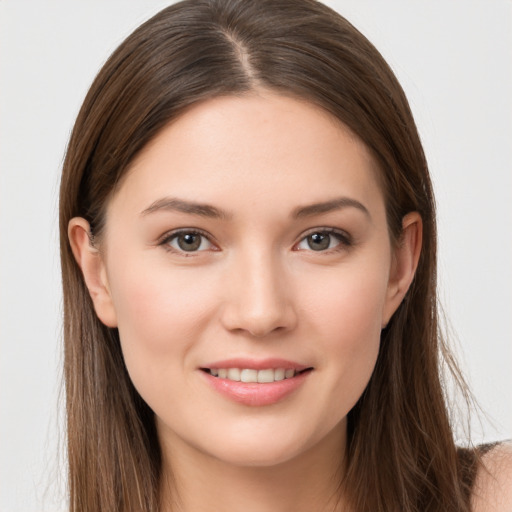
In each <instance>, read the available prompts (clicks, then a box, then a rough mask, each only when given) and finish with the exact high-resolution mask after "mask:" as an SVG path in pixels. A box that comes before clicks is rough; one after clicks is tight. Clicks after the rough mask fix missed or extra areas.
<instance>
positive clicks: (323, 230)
mask: <svg viewBox="0 0 512 512" xmlns="http://www.w3.org/2000/svg"><path fill="white" fill-rule="evenodd" d="M315 234H320V235H328V236H333V237H334V238H336V240H337V241H338V242H339V243H338V244H337V245H336V246H335V247H333V248H330V249H326V250H320V251H315V250H314V249H295V250H297V251H303V250H306V251H309V252H313V253H315V252H318V253H321V254H331V253H336V252H339V251H342V250H346V249H348V248H350V247H351V246H352V245H353V240H352V237H351V236H350V235H349V234H348V233H346V232H345V231H341V230H339V229H334V228H327V227H320V228H315V229H312V230H310V231H309V232H307V233H305V234H304V235H303V236H302V238H301V239H300V240H299V242H298V243H297V244H295V245H294V247H296V246H297V245H299V244H301V243H303V242H304V241H306V240H307V238H308V237H309V236H312V235H315ZM180 235H198V236H201V237H203V238H205V239H206V240H207V241H208V243H209V244H210V245H211V246H213V247H215V244H214V243H213V242H212V240H211V236H210V235H209V234H208V233H206V232H204V231H202V230H200V229H193V228H189V229H187V228H184V229H179V230H175V231H171V232H169V233H166V234H165V235H163V236H162V237H161V239H160V240H159V242H158V245H161V246H162V247H163V248H164V249H165V250H166V251H169V252H173V253H175V254H179V255H181V256H185V257H191V256H193V255H196V254H197V253H200V252H204V250H201V251H197V250H196V251H185V250H180V249H177V248H174V247H171V246H170V245H169V244H170V242H172V241H173V240H175V239H177V238H178V237H179V236H180ZM201 244H202V242H201ZM213 250H214V251H218V250H219V249H213Z"/></svg>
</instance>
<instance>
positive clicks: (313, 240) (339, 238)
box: [297, 231, 349, 252]
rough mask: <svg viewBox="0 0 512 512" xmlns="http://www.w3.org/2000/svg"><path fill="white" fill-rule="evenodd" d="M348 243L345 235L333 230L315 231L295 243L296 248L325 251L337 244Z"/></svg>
mask: <svg viewBox="0 0 512 512" xmlns="http://www.w3.org/2000/svg"><path fill="white" fill-rule="evenodd" d="M340 244H341V245H345V246H347V245H349V242H348V240H347V237H346V236H343V235H342V234H341V233H337V232H333V231H315V232H314V233H310V234H309V235H307V236H306V237H304V238H303V239H302V240H301V241H300V243H299V244H298V245H297V249H298V250H312V251H317V252H320V251H326V250H328V249H334V248H336V247H338V246H339V245H340Z"/></svg>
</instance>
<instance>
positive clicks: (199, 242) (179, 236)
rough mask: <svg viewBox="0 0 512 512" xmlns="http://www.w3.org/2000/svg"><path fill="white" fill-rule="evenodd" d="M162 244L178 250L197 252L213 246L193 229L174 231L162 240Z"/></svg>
mask: <svg viewBox="0 0 512 512" xmlns="http://www.w3.org/2000/svg"><path fill="white" fill-rule="evenodd" d="M164 244H165V245H167V246H169V247H171V248H172V249H174V250H176V251H178V252H199V251H205V250H208V249H211V248H212V247H213V245H212V244H211V242H210V241H209V240H208V239H207V238H206V237H205V236H204V235H202V234H201V233H197V232H195V231H182V232H180V233H175V234H174V235H171V236H170V237H168V238H167V239H166V240H164Z"/></svg>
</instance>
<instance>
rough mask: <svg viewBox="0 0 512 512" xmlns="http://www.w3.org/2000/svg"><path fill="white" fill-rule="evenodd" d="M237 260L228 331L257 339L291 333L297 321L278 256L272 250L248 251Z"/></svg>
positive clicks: (230, 288)
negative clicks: (278, 331) (239, 331)
mask: <svg viewBox="0 0 512 512" xmlns="http://www.w3.org/2000/svg"><path fill="white" fill-rule="evenodd" d="M235 259H236V261H235V262H233V265H234V266H235V268H234V269H233V268H232V271H233V273H232V282H231V286H230V287H229V290H230V293H229V297H228V304H227V305H226V311H225V324H226V327H228V328H229V329H230V330H244V331H247V332H249V333H250V334H252V335H253V336H256V337H262V336H265V335H267V334H269V333H271V332H273V331H276V330H283V329H290V328H291V327H292V326H293V325H294V323H295V320H296V318H295V314H294V310H293V304H292V301H291V296H290V295H289V292H290V287H289V283H288V285H287V278H286V271H285V269H284V268H283V262H282V261H281V259H280V258H279V257H278V255H277V254H276V252H275V251H272V249H271V248H269V247H265V248H263V249H260V250H256V251H255V250H254V249H252V250H244V251H240V254H238V255H237V257H236V258H235Z"/></svg>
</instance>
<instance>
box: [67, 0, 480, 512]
mask: <svg viewBox="0 0 512 512" xmlns="http://www.w3.org/2000/svg"><path fill="white" fill-rule="evenodd" d="M255 88H266V89H270V90H273V91H276V92H278V93H282V94H285V95H293V96H296V97H301V98H304V99H307V100H309V101H311V102H313V103H315V104H316V105H319V106H321V107H322V108H324V109H325V110H327V111H328V112H330V113H331V114H332V115H333V116H335V117H336V118H338V119H339V120H340V121H341V122H342V123H344V124H345V125H346V126H348V127H349V128H350V129H351V130H352V131H353V132H354V133H355V134H356V135H357V136H358V137H359V138H360V139H361V140H362V141H363V142H364V143H365V144H366V145H367V146H368V148H370V150H371V151H372V153H373V155H374V158H375V160H376V162H377V163H378V164H379V168H380V171H381V176H380V178H381V184H382V188H383V191H384V194H385V199H386V206H387V217H388V225H389V231H390V234H391V238H392V240H393V241H394V242H395V243H399V240H400V235H401V225H402V224H401V222H402V218H403V216H404V215H405V214H406V213H408V212H411V211H417V212H419V213H420V214H421V217H422V219H423V250H422V254H421V258H420V262H419V266H418V270H417V273H416V276H415V279H414V281H413V284H412V286H411V288H410V290H409V291H408V293H407V295H406V297H405V300H404V301H403V303H402V304H401V306H400V307H399V309H398V311H397V312H396V313H395V315H394V317H393V318H392V319H391V321H390V323H389V325H388V326H387V327H386V328H385V329H384V331H383V332H382V339H381V349H380V354H379V357H378V361H377V364H376V367H375V370H374V373H373V375H372V377H371V380H370V382H369V384H368V387H367V389H366V390H365V392H364V394H363V396H362V397H361V398H360V400H359V401H358V403H357V405H356V406H355V407H354V409H353V410H352V411H351V412H350V413H349V418H348V447H347V448H348V457H347V461H346V476H345V479H344V482H343V484H344V488H345V489H346V492H347V493H348V498H349V500H350V502H351V504H352V506H353V509H354V510H357V511H371V512H376V511H396V510H400V511H407V512H412V511H417V512H419V511H421V512H427V511H443V512H449V511H468V510H469V487H470V480H471V478H470V476H471V472H472V471H473V469H474V468H472V466H473V465H474V464H473V462H472V459H471V458H464V457H459V456H458V454H457V449H456V446H455V443H454V440H453V435H452V430H451V426H450V422H449V417H448V413H447V406H446V402H445V396H444V392H443V385H442V382H441V379H440V366H441V362H442V360H443V359H444V360H447V361H448V364H449V366H450V368H451V369H452V371H453V372H455V375H456V376H459V374H458V373H457V369H456V367H455V366H454V365H453V362H452V360H451V358H450V356H449V354H448V352H447V349H446V347H445V345H444V342H443V341H442V337H441V336H440V333H439V327H438V311H437V302H436V226H435V211H434V199H433V194H432V187H431V183H430V178H429V174H428V169H427V163H426V160H425V156H424V153H423V149H422V146H421V143H420V139H419V136H418V133H417V129H416V126H415V123H414V120H413V117H412V114H411V111H410V108H409V105H408V102H407V99H406V97H405V95H404V93H403V91H402V89H401V87H400V85H399V84H398V82H397V80H396V78H395V76H394V74H393V72H392V71H391V69H390V68H389V66H388V65H387V64H386V62H385V61H384V59H383V58H382V57H381V55H380V54H379V52H378V51H377V50H376V49H375V47H374V46H373V45H372V44H371V43H370V42H369V41H368V40H367V39H366V38H365V37H364V36H363V35H362V34H361V33H360V32H358V31H357V30H356V29H355V28H354V27H353V26H352V25H351V24H350V23H349V22H348V21H346V20H345V19H344V18H342V17H341V16H339V15H338V14H337V13H335V12H334V11H332V10H330V9H329V8H327V7H325V6H324V5H322V4H320V3H318V2H316V1H314V0H251V1H244V0H186V1H184V2H180V3H178V4H175V5H173V6H170V7H168V8H166V9H164V10H163V11H161V12H160V13H158V14H157V15H156V16H154V17H153V18H152V19H150V20H149V21H147V22H146V23H144V24H143V25H142V26H141V27H139V28H138V29H137V30H136V31H135V32H134V33H133V34H132V35H130V36H129V37H128V38H127V39H126V40H125V41H124V42H123V43H122V44H121V46H120V47H119V48H118V49H117V50H116V51H115V52H114V53H113V55H112V56H111V57H110V59H109V60H108V61H107V63H106V64H105V65H104V67H103V68H102V69H101V71H100V73H99V74H98V76H97V77H96V79H95V81H94V83H93V84H92V86H91V88H90V90H89V92H88V94H87V97H86V99H85V101H84V104H83V106H82V108H81V110H80V113H79V115H78V118H77V120H76V124H75V126H74V129H73V133H72V136H71V140H70V142H69V146H68V150H67V154H66V159H65V162H64V168H63V173H62V182H61V191H60V235H61V258H62V276H63V288H64V342H65V379H66V399H67V435H68V457H69V488H70V510H71V511H73V512H78V511H80V512H93V511H94V512H97V511H98V510H108V511H133V510H140V511H156V510H158V509H159V484H160V478H161V454H160V447H159V444H158V440H157V435H156V429H155V422H154V417H153V413H152V411H151V410H150V409H149V407H148V406H147V405H146V403H145V402H144V401H143V400H142V399H141V397H140V396H139V395H138V393H137V392H136V390H135V389H134V387H133V385H132V383H131V381H130V379H129V376H128V374H127V371H126V368H125V365H124V362H123V356H122V353H121V349H120V344H119V336H118V332H117V329H111V328H108V327H106V326H104V325H103V324H102V323H101V322H100V321H99V319H98V318H97V316H96V314H95V312H94V309H93V306H92V302H91V299H90V297H89V294H88V291H87V288H86V286H85V284H84V280H83V278H82V275H81V272H80V269H79V267H78V265H77V264H76V262H75V260H74V258H73V255H72V252H71V249H70V245H69V242H68V238H67V227H68V222H69V220H70V219H71V218H72V217H75V216H81V217H84V218H86V219H87V220H88V221H89V222H90V225H91V230H92V234H93V235H94V236H95V237H98V236H101V233H102V229H103V226H104V221H105V215H104V213H105V208H106V205H107V202H108V200H109V198H110V197H111V196H112V194H113V193H114V192H115V188H116V184H118V182H119V181H120V179H121V178H122V176H123V173H124V172H125V171H126V169H127V167H128V165H129V164H130V162H131V161H132V160H133V159H134V157H135V156H136V155H137V154H138V152H139V151H140V150H141V149H142V148H143V147H144V146H145V145H146V144H147V143H148V142H149V141H150V140H151V139H152V138H153V137H154V136H155V135H156V134H157V133H158V132H159V130H161V129H162V127H164V126H165V125H166V124H167V123H169V122H170V121H171V120H173V119H176V118H177V117H178V116H179V115H180V114H182V113H183V112H184V111H185V110H186V109H187V108H188V107H190V106H191V105H193V104H195V103H197V102H199V101H202V100H205V99H208V98H212V97H216V96H221V95H243V94H245V93H247V92H249V91H251V90H254V89H255Z"/></svg>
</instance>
